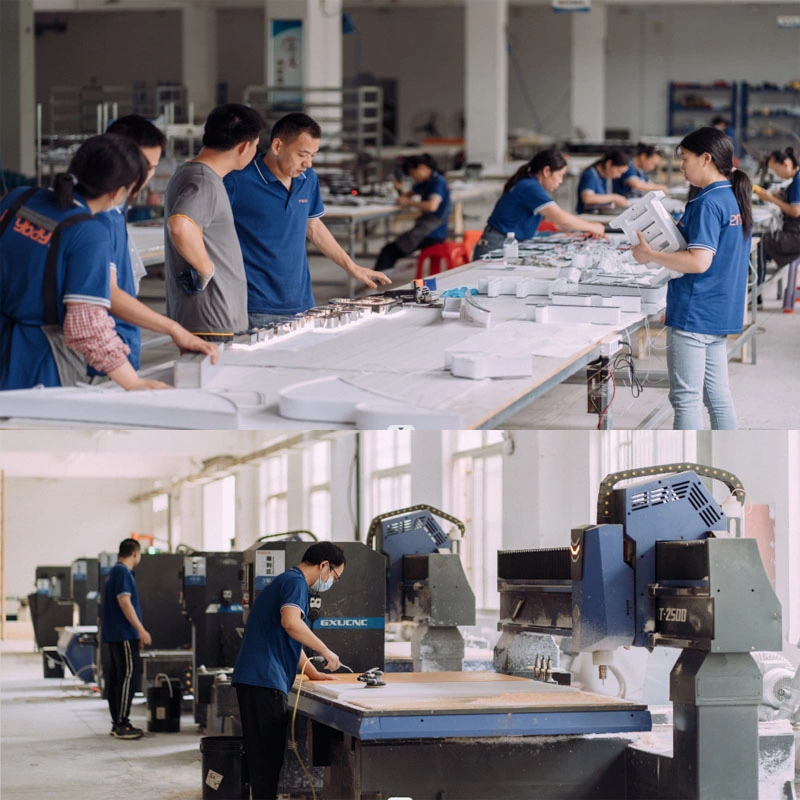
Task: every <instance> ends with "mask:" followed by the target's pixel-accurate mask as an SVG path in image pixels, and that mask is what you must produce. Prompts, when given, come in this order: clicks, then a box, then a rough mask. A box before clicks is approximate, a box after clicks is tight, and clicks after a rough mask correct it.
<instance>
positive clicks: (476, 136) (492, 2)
mask: <svg viewBox="0 0 800 800" xmlns="http://www.w3.org/2000/svg"><path fill="white" fill-rule="evenodd" d="M465 6H466V36H465V48H464V50H465V52H466V60H467V64H466V69H467V71H466V81H465V84H466V92H465V95H466V96H465V101H464V108H465V122H466V130H465V137H466V152H467V160H468V161H474V162H480V163H482V164H484V165H486V166H487V167H492V166H502V164H503V163H504V162H505V160H506V145H507V142H506V139H507V135H508V50H507V48H506V27H507V25H508V3H507V0H465Z"/></svg>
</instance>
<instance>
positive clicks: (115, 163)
mask: <svg viewBox="0 0 800 800" xmlns="http://www.w3.org/2000/svg"><path fill="white" fill-rule="evenodd" d="M147 172H148V164H147V160H146V159H145V157H144V156H143V155H142V151H141V150H140V149H139V146H138V145H137V144H136V143H135V142H133V141H131V140H130V139H126V138H124V137H122V136H119V135H116V134H113V133H105V134H101V135H99V136H91V137H90V138H89V139H87V140H86V141H85V142H84V143H83V144H82V145H81V146H80V147H79V148H78V150H77V151H76V152H75V155H74V156H72V160H71V161H70V162H69V171H68V172H67V173H62V174H60V175H57V176H56V178H55V180H54V181H53V191H54V192H55V195H56V198H57V200H58V203H59V205H60V206H61V208H63V209H65V210H66V209H68V208H70V206H72V205H73V203H74V195H75V193H77V194H79V195H80V196H81V197H83V198H85V199H86V200H95V199H97V198H98V197H101V196H102V195H104V194H109V193H111V192H116V191H117V190H118V189H121V188H126V189H127V188H129V187H133V189H132V192H131V193H132V194H135V193H136V192H138V191H139V189H141V188H142V186H144V184H145V181H146V180H147Z"/></svg>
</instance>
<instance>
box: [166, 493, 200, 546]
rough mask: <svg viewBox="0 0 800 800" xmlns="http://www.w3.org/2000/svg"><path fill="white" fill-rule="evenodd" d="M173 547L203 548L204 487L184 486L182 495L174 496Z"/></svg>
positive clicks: (172, 509)
mask: <svg viewBox="0 0 800 800" xmlns="http://www.w3.org/2000/svg"><path fill="white" fill-rule="evenodd" d="M170 510H171V513H172V515H173V516H172V546H173V548H175V547H176V546H177V545H179V544H185V545H188V546H189V547H193V548H194V549H195V550H202V548H203V487H202V486H184V487H183V488H182V489H181V491H180V494H178V495H177V497H176V496H173V501H172V504H171V509H170Z"/></svg>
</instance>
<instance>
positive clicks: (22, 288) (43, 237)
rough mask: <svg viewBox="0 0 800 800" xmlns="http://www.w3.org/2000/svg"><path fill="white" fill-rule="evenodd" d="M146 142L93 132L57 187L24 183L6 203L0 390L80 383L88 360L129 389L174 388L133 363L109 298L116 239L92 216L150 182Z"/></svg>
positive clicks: (0, 210)
mask: <svg viewBox="0 0 800 800" xmlns="http://www.w3.org/2000/svg"><path fill="white" fill-rule="evenodd" d="M146 174H147V166H146V163H145V161H144V158H143V157H142V154H141V152H140V151H139V148H138V147H137V146H136V145H135V144H134V143H133V142H131V141H129V140H127V139H123V138H121V137H119V136H114V135H111V134H104V135H102V136H92V137H91V138H89V139H87V140H86V141H85V142H84V143H83V144H82V145H81V146H80V147H79V148H78V150H77V151H76V152H75V155H74V156H73V157H72V159H71V161H70V164H69V169H68V172H66V173H62V174H60V175H57V176H56V178H55V180H54V182H53V187H52V189H36V188H35V187H34V188H28V187H21V188H19V189H17V190H15V191H13V192H11V193H10V194H8V195H6V197H4V198H3V199H2V201H0V237H2V238H0V389H30V388H32V387H34V386H36V385H39V384H41V385H44V386H71V385H73V384H74V383H75V382H77V381H85V380H86V367H87V364H89V365H90V366H92V367H94V368H95V369H96V370H97V371H99V372H105V373H106V374H107V375H108V377H109V378H111V379H112V380H114V381H116V382H117V383H118V384H119V385H120V386H122V387H123V388H124V389H165V388H169V387H168V386H167V384H165V383H161V382H159V381H153V380H145V379H143V378H140V377H139V376H138V375H137V374H136V370H135V369H134V368H133V367H132V366H131V364H130V363H129V362H128V358H127V355H128V347H127V345H126V344H125V342H123V341H122V339H120V337H119V335H118V334H117V333H116V331H115V330H114V321H113V319H112V318H111V316H110V315H109V313H108V309H109V306H110V304H111V303H110V285H109V280H110V279H109V274H110V263H111V242H110V239H109V236H108V232H107V231H106V229H105V228H104V226H103V225H102V224H101V223H100V222H99V221H98V220H97V219H96V218H95V217H94V216H93V215H95V214H97V213H98V212H101V211H107V210H108V209H109V208H111V207H112V206H118V205H120V204H122V203H124V202H125V199H126V198H127V197H128V195H129V194H130V193H131V192H135V191H136V190H137V188H138V187H139V186H140V185H141V184H142V183H143V182H144V180H145V177H146Z"/></svg>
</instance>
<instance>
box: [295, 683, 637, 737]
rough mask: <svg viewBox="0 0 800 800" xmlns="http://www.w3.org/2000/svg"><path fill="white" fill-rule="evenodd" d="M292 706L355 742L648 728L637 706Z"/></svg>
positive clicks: (307, 702)
mask: <svg viewBox="0 0 800 800" xmlns="http://www.w3.org/2000/svg"><path fill="white" fill-rule="evenodd" d="M295 700H296V695H295V692H292V693H291V694H290V695H289V705H290V706H294V703H295ZM298 710H299V711H301V712H302V713H303V714H305V715H306V716H307V717H309V718H311V719H312V720H313V721H314V722H320V723H322V724H324V725H327V726H329V727H331V728H334V729H336V730H338V731H341V732H342V733H346V734H348V735H350V736H354V737H355V738H357V739H360V740H361V741H383V740H393V739H449V738H453V737H495V736H555V735H579V734H587V733H636V732H641V731H649V730H651V728H652V723H651V719H650V712H649V711H648V710H647V709H646V708H642V707H637V706H634V707H633V708H626V709H620V710H615V711H609V710H604V711H535V712H533V711H504V712H487V713H485V714H474V713H465V714H431V713H429V712H422V713H420V714H396V713H388V714H384V713H381V714H373V715H367V714H364V713H363V712H357V711H353V710H351V709H346V708H342V707H340V706H335V705H331V704H330V703H326V702H322V701H319V700H316V699H313V698H310V697H307V696H305V695H303V696H301V698H300V704H299V706H298Z"/></svg>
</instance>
